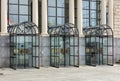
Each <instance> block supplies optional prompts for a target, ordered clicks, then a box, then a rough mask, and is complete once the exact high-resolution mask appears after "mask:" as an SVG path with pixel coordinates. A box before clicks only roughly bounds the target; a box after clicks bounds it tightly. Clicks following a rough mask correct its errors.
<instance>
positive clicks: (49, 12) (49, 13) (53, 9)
mask: <svg viewBox="0 0 120 81" xmlns="http://www.w3.org/2000/svg"><path fill="white" fill-rule="evenodd" d="M48 15H49V16H55V15H56V9H55V8H48Z"/></svg>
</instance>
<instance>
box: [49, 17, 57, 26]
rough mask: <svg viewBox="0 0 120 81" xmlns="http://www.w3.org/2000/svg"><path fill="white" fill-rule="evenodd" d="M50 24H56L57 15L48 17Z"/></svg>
mask: <svg viewBox="0 0 120 81" xmlns="http://www.w3.org/2000/svg"><path fill="white" fill-rule="evenodd" d="M48 25H49V26H52V25H56V18H55V17H48Z"/></svg>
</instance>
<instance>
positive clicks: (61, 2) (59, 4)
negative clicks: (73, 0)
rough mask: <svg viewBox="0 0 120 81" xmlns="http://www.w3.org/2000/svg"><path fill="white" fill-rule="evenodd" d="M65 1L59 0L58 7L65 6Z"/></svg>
mask: <svg viewBox="0 0 120 81" xmlns="http://www.w3.org/2000/svg"><path fill="white" fill-rule="evenodd" d="M64 5H65V1H64V0H57V6H58V7H64Z"/></svg>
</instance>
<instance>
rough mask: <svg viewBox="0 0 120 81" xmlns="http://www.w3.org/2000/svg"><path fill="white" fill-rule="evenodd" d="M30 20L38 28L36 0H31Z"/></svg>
mask: <svg viewBox="0 0 120 81" xmlns="http://www.w3.org/2000/svg"><path fill="white" fill-rule="evenodd" d="M32 4H33V6H32V13H33V14H32V15H33V16H32V20H33V22H34V23H35V24H36V25H37V26H38V0H32Z"/></svg>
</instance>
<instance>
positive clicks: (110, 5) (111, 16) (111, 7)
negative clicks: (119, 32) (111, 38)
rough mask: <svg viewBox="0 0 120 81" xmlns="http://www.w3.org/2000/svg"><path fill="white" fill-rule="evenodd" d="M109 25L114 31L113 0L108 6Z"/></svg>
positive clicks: (110, 0)
mask: <svg viewBox="0 0 120 81" xmlns="http://www.w3.org/2000/svg"><path fill="white" fill-rule="evenodd" d="M108 25H109V26H110V27H111V28H112V29H113V0H109V4H108Z"/></svg>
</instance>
